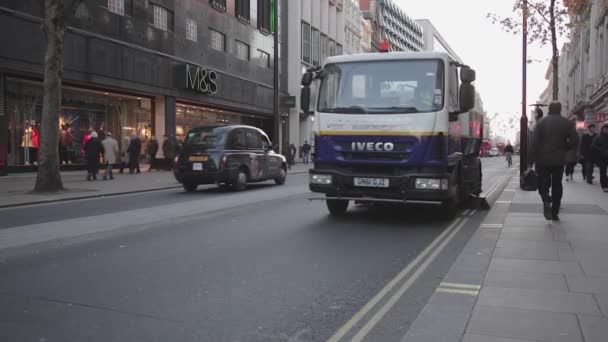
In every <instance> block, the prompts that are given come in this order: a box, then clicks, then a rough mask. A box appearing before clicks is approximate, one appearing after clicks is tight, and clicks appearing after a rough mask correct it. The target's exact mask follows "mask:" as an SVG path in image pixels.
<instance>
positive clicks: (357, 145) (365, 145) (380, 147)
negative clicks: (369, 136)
mask: <svg viewBox="0 0 608 342" xmlns="http://www.w3.org/2000/svg"><path fill="white" fill-rule="evenodd" d="M351 147H352V149H353V151H392V150H394V149H395V145H394V144H393V143H390V142H385V143H382V142H378V143H374V142H353V143H352V145H351Z"/></svg>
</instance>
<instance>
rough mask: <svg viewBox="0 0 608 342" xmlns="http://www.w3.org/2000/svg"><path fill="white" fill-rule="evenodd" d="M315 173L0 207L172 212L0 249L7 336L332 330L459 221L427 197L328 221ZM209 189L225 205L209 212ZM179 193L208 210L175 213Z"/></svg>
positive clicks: (158, 336)
mask: <svg viewBox="0 0 608 342" xmlns="http://www.w3.org/2000/svg"><path fill="white" fill-rule="evenodd" d="M484 169H485V171H484V183H485V187H487V188H488V187H491V186H493V185H494V184H496V183H497V182H498V180H499V179H501V177H503V176H504V175H505V174H507V173H508V172H507V171H508V169H507V168H506V166H505V164H504V160H503V159H502V158H500V159H498V158H496V159H485V160H484ZM307 180H308V178H307V175H304V174H302V175H293V176H291V177H290V178H289V180H288V183H287V184H286V185H285V186H281V187H279V186H273V185H270V184H261V185H258V186H253V187H252V188H251V189H249V190H247V191H245V192H243V193H230V192H223V191H219V190H216V189H215V188H205V189H202V190H201V191H199V192H197V193H194V194H185V193H183V192H181V191H176V190H171V191H158V192H152V193H144V194H136V195H129V196H120V197H113V198H102V199H96V200H87V201H74V202H66V203H56V204H48V205H41V206H35V207H34V206H32V207H24V208H13V209H6V210H0V217H1V218H2V220H1V222H0V228H7V227H18V226H24V225H29V224H35V223H44V222H57V221H63V220H68V219H74V218H81V219H82V222H84V223H83V224H84V225H86V222H87V220H96V219H97V217H101V215H103V214H107V213H114V212H120V213H123V214H125V213H126V214H128V213H129V212H130V211H133V210H134V209H146V208H147V209H149V210H150V211H155V212H158V211H162V210H166V211H167V214H166V220H163V221H161V222H158V224H155V225H152V226H150V227H147V229H145V230H140V231H138V232H136V233H130V234H120V233H117V234H114V235H113V236H109V237H107V236H106V237H104V238H100V239H97V240H94V241H89V242H86V243H81V244H75V245H70V246H66V247H61V248H49V249H43V250H39V251H37V252H36V253H33V254H29V255H24V256H20V257H17V258H11V259H7V260H0V341H16V342H18V341H61V342H65V341H324V340H327V339H328V338H330V337H331V336H332V335H333V334H334V333H335V332H336V331H337V330H338V329H339V328H340V327H341V326H342V325H343V324H344V323H346V322H347V321H349V320H350V319H351V318H352V317H353V315H355V314H356V313H357V312H359V311H360V310H362V308H364V307H365V304H366V303H368V302H369V301H370V299H372V298H373V297H374V296H375V295H376V294H377V293H378V292H379V291H381V290H382V289H383V288H385V286H386V285H387V283H389V282H390V281H391V279H393V278H394V277H395V276H396V275H397V274H399V273H400V271H402V269H403V268H404V267H406V266H407V265H408V264H409V263H410V262H411V261H412V260H414V259H415V258H416V257H417V256H418V255H419V254H420V252H421V251H423V250H425V248H427V247H428V246H429V244H432V242H433V241H434V239H436V238H437V237H438V236H439V235H440V234H441V233H442V232H443V231H444V230H445V229H446V227H447V226H449V225H450V222H444V221H440V220H437V219H435V218H434V217H435V216H436V215H434V210H433V209H425V208H408V209H402V208H383V209H369V208H364V207H351V208H352V209H351V210H350V211H349V215H348V216H347V217H346V218H343V219H332V218H330V217H329V216H328V215H327V211H326V209H325V205H324V203H322V202H309V201H307V200H306V197H307V196H308V195H309V194H308V189H307ZM209 201H212V202H213V203H214V205H216V206H218V205H220V206H221V207H223V208H224V209H223V210H214V211H205V210H204V208H206V207H207V206H209V204H208V203H209ZM169 205H190V206H194V207H196V206H199V207H200V208H201V210H200V212H195V213H193V214H192V215H189V216H187V217H172V215H171V212H170V210H167V209H166V208H168V206H169ZM138 212H139V211H138ZM482 216H483V213H482V212H478V213H476V214H475V215H474V216H471V218H470V219H469V220H468V221H467V222H466V223H467V224H466V225H464V223H463V227H464V228H463V229H462V230H460V231H459V234H458V235H456V236H455V238H454V239H453V240H451V242H450V245H449V246H448V248H446V249H445V251H443V252H442V253H441V254H440V255H439V257H438V258H437V259H436V260H435V261H434V262H433V263H432V264H431V266H430V267H429V269H428V270H426V271H425V272H424V274H423V275H422V276H421V277H420V278H419V279H418V280H417V282H416V283H415V284H414V285H413V286H412V287H411V289H410V290H409V291H407V292H406V293H405V294H404V295H403V296H402V297H400V298H399V301H398V302H397V305H396V306H395V307H394V308H393V309H392V310H391V311H390V314H388V315H386V317H385V318H384V320H383V321H382V322H380V323H379V324H378V325H377V327H376V328H375V329H374V330H372V331H371V332H370V334H369V335H367V338H368V340H369V341H381V340H395V339H398V338H399V337H400V336H401V335H402V334H403V333H404V332H405V331H406V330H407V327H408V326H409V324H410V323H411V321H412V320H413V319H414V318H415V317H416V315H417V313H418V312H419V310H420V309H421V308H422V307H423V306H424V303H425V302H426V300H427V299H428V298H429V297H430V295H431V294H432V292H433V289H434V287H436V285H437V283H438V282H439V281H440V278H441V276H442V275H443V274H445V272H446V271H447V269H448V268H449V265H450V264H451V262H452V261H453V260H454V255H457V253H458V251H459V250H460V249H461V248H462V246H463V245H464V244H465V243H466V241H467V239H468V236H470V234H472V232H474V229H475V228H476V222H478V221H479V220H481V218H482ZM103 218H104V219H108V218H107V215H104V216H103ZM73 222H74V221H73V220H70V221H66V224H69V223H73ZM136 222H137V217H134V218H133V220H130V221H126V222H125V226H128V225H134V224H136ZM463 222H464V221H463Z"/></svg>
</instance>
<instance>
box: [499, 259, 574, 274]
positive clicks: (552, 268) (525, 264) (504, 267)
mask: <svg viewBox="0 0 608 342" xmlns="http://www.w3.org/2000/svg"><path fill="white" fill-rule="evenodd" d="M489 270H490V271H496V272H510V271H515V272H538V273H553V274H566V275H582V274H583V270H582V269H581V266H580V265H579V264H578V263H577V262H573V261H555V260H526V259H505V258H498V257H496V258H492V261H491V262H490V267H489Z"/></svg>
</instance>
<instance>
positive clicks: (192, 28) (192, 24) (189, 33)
mask: <svg viewBox="0 0 608 342" xmlns="http://www.w3.org/2000/svg"><path fill="white" fill-rule="evenodd" d="M197 33H198V32H197V25H196V21H194V19H191V18H186V39H188V40H191V41H193V42H196V41H197V36H198V34H197Z"/></svg>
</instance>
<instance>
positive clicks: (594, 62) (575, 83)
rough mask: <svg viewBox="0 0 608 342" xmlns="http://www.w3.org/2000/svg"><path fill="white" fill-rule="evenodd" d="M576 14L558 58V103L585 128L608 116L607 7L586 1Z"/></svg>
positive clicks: (600, 1) (594, 0)
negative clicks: (607, 114) (567, 38)
mask: <svg viewBox="0 0 608 342" xmlns="http://www.w3.org/2000/svg"><path fill="white" fill-rule="evenodd" d="M577 11H578V12H577V13H571V18H572V20H574V21H576V23H577V24H576V25H574V26H573V28H572V30H571V33H570V41H569V42H567V43H566V44H564V47H563V49H562V52H561V55H560V60H559V100H560V102H562V107H563V108H564V112H565V113H566V114H567V115H568V116H570V117H572V118H576V119H577V120H579V121H584V122H585V124H584V125H588V124H590V123H597V124H602V123H603V122H596V121H597V119H598V118H599V119H601V118H602V117H605V116H606V115H601V114H602V113H604V114H606V113H608V7H607V4H606V2H605V1H603V0H589V1H588V2H587V4H586V6H584V7H582V8H578V9H577ZM580 126H581V125H579V127H580Z"/></svg>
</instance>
